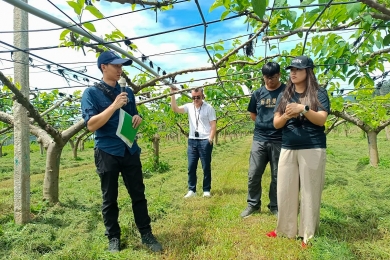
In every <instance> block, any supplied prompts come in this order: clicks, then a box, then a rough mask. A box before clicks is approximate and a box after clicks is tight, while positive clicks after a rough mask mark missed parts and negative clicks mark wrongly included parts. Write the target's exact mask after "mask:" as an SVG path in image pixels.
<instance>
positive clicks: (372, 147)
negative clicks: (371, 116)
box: [367, 131, 379, 167]
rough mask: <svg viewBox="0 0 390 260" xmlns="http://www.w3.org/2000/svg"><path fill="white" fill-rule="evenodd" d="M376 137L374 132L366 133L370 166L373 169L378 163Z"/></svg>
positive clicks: (376, 134)
mask: <svg viewBox="0 0 390 260" xmlns="http://www.w3.org/2000/svg"><path fill="white" fill-rule="evenodd" d="M377 137H378V133H376V132H373V131H370V132H368V133H367V140H368V153H369V156H370V164H371V165H372V166H374V167H377V166H378V163H379V156H378V144H377Z"/></svg>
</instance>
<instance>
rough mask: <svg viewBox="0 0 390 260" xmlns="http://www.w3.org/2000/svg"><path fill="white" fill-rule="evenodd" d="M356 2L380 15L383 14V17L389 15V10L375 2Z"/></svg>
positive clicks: (373, 0) (369, 0)
mask: <svg viewBox="0 0 390 260" xmlns="http://www.w3.org/2000/svg"><path fill="white" fill-rule="evenodd" d="M358 1H359V2H362V3H363V4H366V5H368V6H369V7H371V8H374V9H375V10H377V11H379V12H380V13H383V14H385V15H390V9H388V8H387V7H386V6H385V5H383V4H380V3H378V2H377V1H376V0H358Z"/></svg>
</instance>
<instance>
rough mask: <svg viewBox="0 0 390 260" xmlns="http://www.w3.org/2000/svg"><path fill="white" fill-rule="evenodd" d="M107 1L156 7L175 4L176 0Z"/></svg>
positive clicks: (108, 0)
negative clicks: (158, 0) (159, 0)
mask: <svg viewBox="0 0 390 260" xmlns="http://www.w3.org/2000/svg"><path fill="white" fill-rule="evenodd" d="M96 1H100V0H96ZM105 1H107V2H111V3H120V4H131V5H133V4H139V5H142V6H144V5H150V6H156V7H160V6H167V5H171V4H174V1H162V2H157V1H147V0H145V1H143V0H105Z"/></svg>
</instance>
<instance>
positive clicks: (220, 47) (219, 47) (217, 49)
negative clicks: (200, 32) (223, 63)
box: [214, 45, 225, 51]
mask: <svg viewBox="0 0 390 260" xmlns="http://www.w3.org/2000/svg"><path fill="white" fill-rule="evenodd" d="M214 48H215V50H216V51H223V50H224V49H225V48H224V47H223V46H222V45H215V46H214Z"/></svg>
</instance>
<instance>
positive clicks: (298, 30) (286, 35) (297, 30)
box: [262, 21, 360, 42]
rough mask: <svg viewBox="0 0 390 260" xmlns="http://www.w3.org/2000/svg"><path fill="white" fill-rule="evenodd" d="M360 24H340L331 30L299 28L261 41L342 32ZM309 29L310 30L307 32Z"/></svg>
mask: <svg viewBox="0 0 390 260" xmlns="http://www.w3.org/2000/svg"><path fill="white" fill-rule="evenodd" d="M358 23H360V21H353V22H351V23H349V24H342V25H339V26H337V27H333V28H319V27H317V28H311V29H310V27H302V28H299V29H296V30H292V31H290V32H288V33H286V34H280V35H275V36H264V37H263V38H262V40H263V41H264V42H266V41H269V40H275V39H281V38H285V37H288V36H291V35H294V34H297V33H299V32H302V33H303V32H307V31H309V32H331V31H337V30H342V29H345V28H349V27H352V26H354V25H356V24H358ZM309 29H310V30H309Z"/></svg>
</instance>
